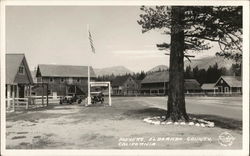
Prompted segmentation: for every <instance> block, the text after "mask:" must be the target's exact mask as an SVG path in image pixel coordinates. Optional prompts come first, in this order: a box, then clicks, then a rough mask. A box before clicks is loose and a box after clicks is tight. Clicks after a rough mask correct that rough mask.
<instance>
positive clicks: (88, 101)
mask: <svg viewBox="0 0 250 156" xmlns="http://www.w3.org/2000/svg"><path fill="white" fill-rule="evenodd" d="M88 33H89V24H87V34H88ZM90 61H91V60H90ZM89 66H90V63H89V65H88V98H87V106H88V105H90V104H91V97H90V69H89V68H90V67H89Z"/></svg>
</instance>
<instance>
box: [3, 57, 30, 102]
mask: <svg viewBox="0 0 250 156" xmlns="http://www.w3.org/2000/svg"><path fill="white" fill-rule="evenodd" d="M32 84H33V79H32V75H31V72H30V69H29V66H28V62H27V60H26V58H25V55H24V54H6V100H7V104H9V101H10V100H8V99H14V98H25V97H27V96H30V94H31V85H32Z"/></svg>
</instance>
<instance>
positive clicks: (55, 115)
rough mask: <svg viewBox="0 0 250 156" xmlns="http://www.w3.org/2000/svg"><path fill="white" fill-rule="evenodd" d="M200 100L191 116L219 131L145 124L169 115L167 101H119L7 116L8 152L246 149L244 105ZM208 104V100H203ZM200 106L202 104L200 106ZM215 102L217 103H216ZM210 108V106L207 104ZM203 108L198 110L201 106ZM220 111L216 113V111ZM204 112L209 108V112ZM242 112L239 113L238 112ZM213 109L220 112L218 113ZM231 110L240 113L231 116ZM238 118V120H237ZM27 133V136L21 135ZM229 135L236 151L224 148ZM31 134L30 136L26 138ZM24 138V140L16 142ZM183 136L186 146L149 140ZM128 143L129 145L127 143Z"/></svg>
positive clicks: (125, 99)
mask: <svg viewBox="0 0 250 156" xmlns="http://www.w3.org/2000/svg"><path fill="white" fill-rule="evenodd" d="M201 100H202V99H201V97H199V98H198V99H195V97H192V98H188V99H187V100H186V101H187V103H192V104H189V105H188V108H189V110H193V111H192V112H190V114H189V115H190V117H196V118H201V119H205V120H209V121H213V122H214V123H215V126H216V127H215V128H201V127H191V126H174V125H151V124H148V123H145V122H143V121H142V120H143V119H144V118H146V117H153V116H162V115H164V114H165V113H166V110H165V109H164V108H165V102H166V98H163V97H157V98H153V97H152V98H144V97H138V98H136V97H116V98H113V103H112V107H108V106H107V107H104V106H102V105H99V106H98V105H97V106H95V107H94V106H92V107H85V106H81V105H77V104H76V105H58V106H50V107H49V108H47V109H44V108H39V109H37V110H32V111H24V112H14V113H9V114H7V129H6V130H7V134H6V135H7V136H6V139H7V142H6V144H7V146H6V147H7V148H9V149H225V148H226V149H240V148H242V121H241V120H239V118H240V117H239V116H240V114H241V111H242V110H241V107H236V106H235V105H238V106H240V104H239V102H238V101H240V100H238V101H237V100H236V101H237V103H235V101H233V102H231V103H230V100H228V102H229V104H230V105H234V106H233V107H231V106H227V107H224V106H223V107H222V105H220V101H221V102H222V103H223V102H224V100H225V99H223V98H216V100H214V102H213V101H212V100H211V99H209V103H211V106H210V105H204V107H202V104H201V103H200V102H201ZM203 100H204V101H205V100H207V99H203ZM196 101H197V103H195V102H196ZM212 102H213V103H212ZM204 103H206V101H205V102H204ZM197 105H199V106H197ZM214 107H215V108H214ZM204 108H206V109H205V110H204ZM239 108H240V109H239ZM214 109H216V110H217V112H216V111H214ZM231 111H233V112H236V113H235V114H236V115H235V114H232V113H231ZM237 115H238V116H237ZM20 129H22V131H23V132H25V133H22V132H21V133H20V131H18V130H20ZM224 131H228V132H230V133H231V134H232V135H233V136H234V137H235V138H236V139H235V142H234V144H233V145H232V146H230V147H222V146H220V145H219V144H218V141H217V139H218V136H219V135H220V134H221V133H222V132H224ZM26 132H27V133H26ZM20 134H22V136H25V138H20V139H19V138H17V139H12V138H13V137H18V136H20ZM167 137H180V138H182V139H183V140H182V141H175V142H173V141H150V139H152V138H156V139H159V138H167ZM188 137H194V138H196V137H197V138H204V137H208V138H211V140H212V141H210V142H208V141H188V140H187V138H188ZM121 138H144V143H155V144H156V145H155V146H142V145H141V146H136V143H140V142H134V144H129V143H130V142H125V143H127V144H128V145H127V146H121V145H120V144H119V143H121V142H119V140H120V139H121ZM122 143H124V142H122Z"/></svg>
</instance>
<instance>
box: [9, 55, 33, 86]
mask: <svg viewBox="0 0 250 156" xmlns="http://www.w3.org/2000/svg"><path fill="white" fill-rule="evenodd" d="M22 61H24V64H25V66H26V71H27V75H28V78H29V81H30V83H33V79H32V76H31V73H30V70H29V67H28V63H27V61H26V58H25V55H24V54H6V62H5V63H6V84H13V83H15V82H14V81H15V77H16V74H17V71H18V69H19V66H20V64H21V63H22Z"/></svg>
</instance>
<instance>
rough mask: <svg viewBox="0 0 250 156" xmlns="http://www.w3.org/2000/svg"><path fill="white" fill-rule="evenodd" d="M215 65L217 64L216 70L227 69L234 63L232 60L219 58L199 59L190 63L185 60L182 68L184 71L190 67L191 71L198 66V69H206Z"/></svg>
mask: <svg viewBox="0 0 250 156" xmlns="http://www.w3.org/2000/svg"><path fill="white" fill-rule="evenodd" d="M215 63H217V64H218V68H221V67H225V68H227V69H229V68H230V67H231V66H232V64H233V63H235V62H234V61H233V60H229V59H225V58H223V57H219V56H210V57H204V58H201V59H192V60H191V62H189V61H188V60H186V61H185V62H184V66H185V69H186V67H187V66H189V65H190V66H191V69H192V68H195V67H196V66H198V68H199V69H208V68H209V66H213V65H214V64H215Z"/></svg>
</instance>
